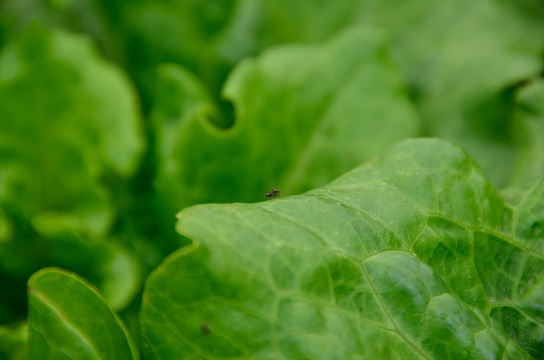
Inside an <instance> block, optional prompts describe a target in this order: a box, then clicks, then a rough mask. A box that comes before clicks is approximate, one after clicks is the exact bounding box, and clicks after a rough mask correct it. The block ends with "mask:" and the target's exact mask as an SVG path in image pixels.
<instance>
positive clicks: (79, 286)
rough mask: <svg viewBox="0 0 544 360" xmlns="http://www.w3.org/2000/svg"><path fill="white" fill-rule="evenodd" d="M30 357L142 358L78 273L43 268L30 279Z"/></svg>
mask: <svg viewBox="0 0 544 360" xmlns="http://www.w3.org/2000/svg"><path fill="white" fill-rule="evenodd" d="M28 302H29V313H28V324H29V353H30V358H31V359H137V358H138V354H137V352H136V349H135V348H134V346H133V345H132V343H131V340H130V337H129V335H128V332H127V331H126V329H125V326H124V325H123V323H122V322H121V320H120V319H119V317H118V316H117V314H116V313H115V312H114V311H113V310H112V308H111V307H110V306H109V305H108V304H107V303H106V302H105V300H104V299H103V298H102V296H101V295H100V294H99V293H98V291H97V290H96V289H95V288H94V287H93V286H92V285H90V284H88V283H87V282H86V281H84V280H82V279H81V278H79V277H78V276H76V275H75V274H72V273H69V272H66V271H64V270H60V269H56V268H47V269H42V270H40V271H38V272H37V273H35V274H34V275H33V276H32V277H31V278H30V280H29V281H28Z"/></svg>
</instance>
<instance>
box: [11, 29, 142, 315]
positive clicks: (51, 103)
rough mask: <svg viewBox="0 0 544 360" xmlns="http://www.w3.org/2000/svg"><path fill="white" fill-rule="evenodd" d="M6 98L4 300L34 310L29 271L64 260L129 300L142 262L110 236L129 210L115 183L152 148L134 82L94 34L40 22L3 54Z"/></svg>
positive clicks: (118, 298) (120, 302) (112, 295)
mask: <svg viewBox="0 0 544 360" xmlns="http://www.w3.org/2000/svg"><path fill="white" fill-rule="evenodd" d="M0 99H1V105H0V119H2V121H0V167H1V168H2V172H1V173H0V208H1V210H2V211H1V214H0V238H1V239H2V241H1V242H0V272H2V273H3V274H2V275H1V278H2V279H4V281H6V284H10V288H11V289H12V290H13V291H9V292H2V293H1V295H0V302H5V303H8V305H7V307H9V308H11V309H12V311H13V310H15V311H14V312H18V311H20V310H16V309H18V308H19V307H23V308H25V307H26V306H25V303H24V300H23V299H24V297H25V289H24V284H25V283H26V280H27V279H28V277H29V276H30V275H31V274H32V273H33V272H34V271H36V270H38V269H40V268H41V267H44V266H48V265H57V266H63V267H66V268H68V269H71V270H77V271H78V272H79V273H81V274H84V275H85V276H86V277H87V278H89V279H91V278H92V279H93V282H94V283H95V284H96V285H99V286H100V287H101V289H102V290H103V291H104V293H105V294H106V295H107V297H108V299H109V300H110V301H112V304H114V305H115V306H116V307H118V306H124V305H126V303H127V302H129V301H130V300H131V298H132V297H133V296H134V295H135V292H136V291H137V290H138V288H139V281H140V279H139V275H140V274H139V267H138V264H137V263H136V262H135V260H134V258H133V256H132V255H131V254H130V253H128V252H127V250H125V249H122V248H121V247H120V246H119V245H116V244H112V243H107V242H106V240H105V238H106V237H109V236H110V235H109V231H110V228H111V224H112V223H113V221H114V218H115V213H116V212H117V206H119V203H116V201H115V195H114V194H115V193H116V192H117V191H116V190H115V189H113V188H112V187H113V186H111V185H112V184H122V183H123V179H126V178H127V177H129V176H131V175H132V174H133V173H134V171H135V168H136V166H137V164H138V161H139V156H140V154H141V152H142V150H143V139H142V135H141V133H140V129H139V114H138V112H137V102H136V99H135V95H134V93H133V90H132V89H131V87H130V85H129V84H128V82H127V80H126V78H125V77H124V76H123V75H122V73H121V72H120V71H119V70H118V69H116V68H114V67H112V66H111V65H110V64H107V63H105V62H104V61H103V60H102V59H101V58H100V57H99V56H98V55H97V54H96V51H95V49H94V48H93V47H92V46H91V44H90V43H89V41H88V39H86V38H84V37H81V36H75V35H72V34H69V33H66V32H62V31H50V30H47V29H46V28H44V27H41V26H34V27H31V28H28V29H27V30H26V31H25V32H24V33H22V34H21V35H20V36H19V37H17V38H15V39H14V40H13V41H12V42H11V43H10V44H9V45H6V46H5V47H4V48H3V49H2V51H1V53H0ZM12 283H13V284H14V285H11V284H12ZM0 315H3V314H0ZM6 320H8V321H9V320H12V319H10V318H4V317H3V316H2V318H0V321H6Z"/></svg>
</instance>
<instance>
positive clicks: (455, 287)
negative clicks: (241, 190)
mask: <svg viewBox="0 0 544 360" xmlns="http://www.w3.org/2000/svg"><path fill="white" fill-rule="evenodd" d="M536 188H538V189H539V190H538V191H540V192H538V193H534V191H535V190H534V189H533V188H531V191H533V193H531V194H526V196H524V197H523V199H528V200H527V201H528V203H526V204H521V205H516V206H511V205H506V204H505V201H504V199H503V198H502V196H501V195H500V194H499V193H498V192H497V191H496V190H495V189H494V187H493V186H492V185H491V184H490V183H489V182H488V180H487V179H486V178H485V176H484V175H483V174H482V172H481V170H480V168H479V167H478V165H476V164H475V162H474V161H473V160H472V158H471V157H469V156H468V155H467V154H466V153H465V152H464V151H462V150H461V149H459V148H457V147H455V146H453V145H451V144H449V143H447V142H445V141H442V140H436V139H419V140H408V141H404V142H402V143H400V144H399V145H397V146H395V147H394V148H393V149H392V150H391V151H389V152H387V153H385V154H384V155H382V156H380V157H378V158H377V159H375V161H372V162H370V163H367V164H366V165H363V166H362V167H359V168H357V169H356V170H354V171H351V172H349V173H348V174H346V175H344V176H342V177H340V178H339V179H338V180H336V181H334V182H332V183H331V184H329V185H328V186H325V187H323V188H321V189H316V190H313V191H310V192H307V193H305V194H302V195H298V196H291V197H287V198H285V199H276V200H271V201H266V202H263V203H258V204H228V205H215V204H210V205H197V206H194V207H190V208H187V209H185V210H183V211H182V212H181V213H180V214H179V215H178V217H179V222H178V226H177V229H178V231H179V232H180V234H182V235H184V236H187V237H189V238H190V239H192V240H193V242H194V243H193V244H192V245H190V246H188V247H185V248H182V249H180V250H179V251H178V252H176V253H174V254H173V255H172V256H171V257H170V258H168V259H167V260H166V261H165V262H164V263H163V264H162V265H161V266H160V267H159V268H158V269H157V270H156V271H155V272H154V273H153V274H152V275H151V276H150V277H149V278H148V281H147V284H146V288H145V291H144V297H143V305H142V313H141V317H142V333H143V338H144V354H145V356H148V357H149V358H151V359H177V358H180V357H181V358H191V359H196V358H206V359H210V358H231V359H242V358H259V359H293V358H304V359H334V358H342V359H344V358H345V359H349V358H357V357H360V358H387V359H495V358H503V359H529V358H530V355H529V354H528V353H527V352H529V353H530V354H532V355H533V356H537V355H538V354H541V352H539V351H540V349H541V347H542V343H543V342H542V339H541V336H540V334H541V331H540V329H541V327H542V326H543V321H544V312H543V311H542V306H541V305H542V298H543V297H542V288H543V287H542V281H544V247H543V245H544V241H543V238H542V237H540V238H538V237H533V238H530V237H529V236H528V235H527V234H526V232H523V231H522V230H521V229H526V228H527V226H526V225H523V224H524V223H522V221H521V219H524V218H525V217H526V214H527V213H531V214H533V215H532V216H533V217H532V218H530V220H527V221H528V222H529V223H530V224H534V223H535V222H536V223H537V224H540V225H541V224H542V223H544V222H543V221H544V220H543V217H544V214H542V211H541V209H542V207H543V206H542V199H543V197H542V196H541V191H542V189H543V188H544V181H541V182H540V183H539V184H538V185H537V186H536V187H535V189H536ZM537 209H540V210H538V211H536V210H537ZM531 226H533V225H531ZM520 227H521V229H520ZM539 229H540V228H539ZM540 230H541V229H540ZM540 230H538V229H537V230H535V231H540ZM203 324H205V326H206V329H209V334H207V332H208V330H207V331H204V332H203V331H202V328H201V326H203ZM518 325H519V326H518ZM533 329H538V331H536V332H533V331H531V330H533ZM514 335H515V336H514ZM520 345H521V346H520ZM522 347H523V349H522Z"/></svg>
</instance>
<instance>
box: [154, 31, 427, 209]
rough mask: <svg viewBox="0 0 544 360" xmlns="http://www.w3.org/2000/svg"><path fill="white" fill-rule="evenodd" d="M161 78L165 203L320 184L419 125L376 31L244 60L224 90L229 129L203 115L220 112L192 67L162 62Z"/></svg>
mask: <svg viewBox="0 0 544 360" xmlns="http://www.w3.org/2000/svg"><path fill="white" fill-rule="evenodd" d="M161 77H162V81H161V84H160V86H159V92H158V95H157V101H158V104H157V106H156V108H155V110H154V113H153V117H154V121H155V124H156V128H157V143H158V146H159V154H158V157H157V162H158V169H157V172H158V175H157V178H156V181H155V184H156V187H157V189H158V192H159V194H160V195H161V196H162V198H163V199H164V200H165V202H166V203H167V204H169V206H170V208H172V209H180V208H182V207H184V206H187V205H190V204H194V203H198V202H212V201H213V202H217V201H219V202H227V201H257V200H260V199H262V198H263V193H264V192H265V191H268V190H269V189H270V188H271V187H272V186H275V187H278V188H280V189H281V190H282V191H285V192H286V193H288V194H295V193H298V192H301V191H305V190H307V189H310V188H313V187H316V186H321V185H323V184H326V183H327V182H329V181H330V180H332V179H334V178H335V177H337V176H338V175H340V174H342V173H344V172H345V171H348V170H350V169H352V168H354V167H355V166H357V165H358V164H360V163H361V162H363V161H366V160H368V159H369V158H371V157H372V156H374V155H375V154H377V153H379V152H381V151H383V150H384V149H385V148H388V147H389V146H391V145H392V144H394V143H395V142H397V141H399V140H401V139H404V138H406V137H410V136H415V135H416V134H417V132H418V124H419V121H418V118H417V116H416V115H415V113H414V110H413V108H412V106H411V104H410V102H409V100H408V97H407V94H406V93H405V91H404V87H403V82H402V79H401V77H400V75H399V73H398V71H397V69H396V66H395V64H394V62H393V61H392V60H391V59H390V57H389V55H388V50H387V42H386V39H385V36H384V35H383V33H382V32H380V31H378V30H373V29H363V28H361V29H353V30H351V31H346V32H344V33H342V34H341V35H339V36H338V37H336V38H334V39H333V40H331V41H330V42H328V43H326V44H323V45H315V46H314V45H311V46H310V45H290V46H283V47H277V48H273V49H270V50H268V51H267V52H265V53H264V54H262V55H261V56H260V57H258V58H256V59H248V60H247V61H244V62H243V63H241V64H240V66H239V67H237V68H236V70H235V71H234V72H233V74H232V75H231V76H230V78H229V80H228V82H227V84H226V87H225V90H224V96H225V97H226V98H227V99H229V100H230V101H232V103H233V106H234V110H235V114H236V120H235V123H234V125H233V127H232V128H229V129H227V130H222V129H219V128H217V127H216V126H214V125H213V123H212V122H211V121H210V117H213V116H215V114H217V113H218V111H219V110H218V109H217V108H216V107H214V105H213V103H212V102H211V100H210V96H209V95H207V92H206V91H205V89H204V88H203V87H202V86H201V85H200V84H199V83H198V81H197V80H196V79H194V78H193V77H192V76H191V75H190V74H189V73H187V72H186V71H183V70H181V69H179V68H177V67H174V66H171V65H169V66H165V67H163V68H162V69H161Z"/></svg>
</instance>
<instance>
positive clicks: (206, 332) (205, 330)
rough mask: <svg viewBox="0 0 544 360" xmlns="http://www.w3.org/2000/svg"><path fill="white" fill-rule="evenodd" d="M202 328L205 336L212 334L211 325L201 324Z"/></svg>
mask: <svg viewBox="0 0 544 360" xmlns="http://www.w3.org/2000/svg"><path fill="white" fill-rule="evenodd" d="M200 328H201V329H202V333H203V334H204V336H210V333H211V331H210V327H209V326H208V325H207V324H205V323H202V324H200Z"/></svg>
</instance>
